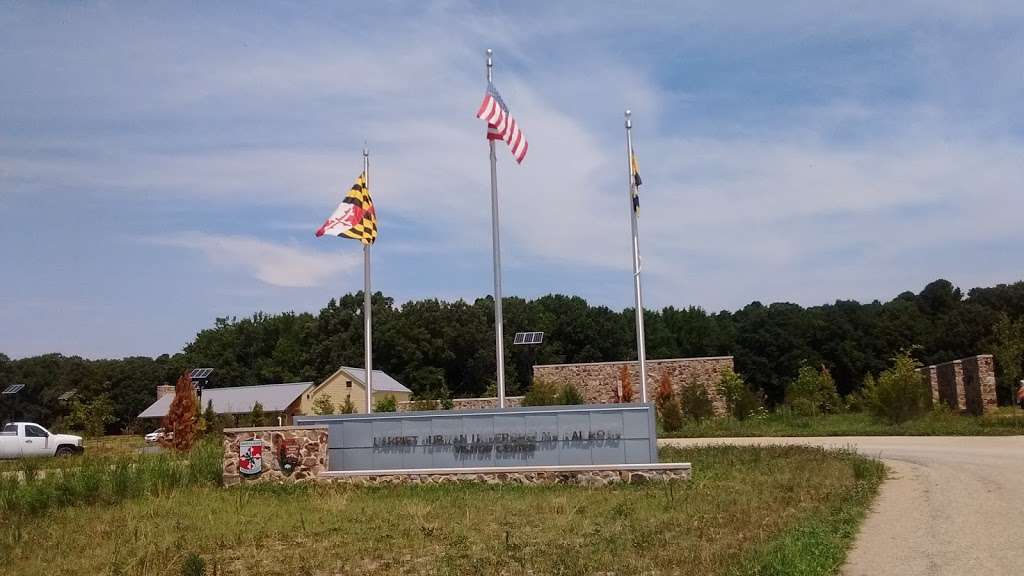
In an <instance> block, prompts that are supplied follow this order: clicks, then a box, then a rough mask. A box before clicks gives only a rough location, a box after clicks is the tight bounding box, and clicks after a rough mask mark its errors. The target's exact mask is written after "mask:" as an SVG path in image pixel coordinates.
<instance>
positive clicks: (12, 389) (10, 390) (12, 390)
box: [0, 384, 25, 394]
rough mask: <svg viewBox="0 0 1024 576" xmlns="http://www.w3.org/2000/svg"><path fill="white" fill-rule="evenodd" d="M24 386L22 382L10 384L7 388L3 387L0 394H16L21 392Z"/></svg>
mask: <svg viewBox="0 0 1024 576" xmlns="http://www.w3.org/2000/svg"><path fill="white" fill-rule="evenodd" d="M24 387H25V385H24V384H11V385H10V386H8V387H7V388H4V391H3V392H0V394H17V393H18V392H21V389H22V388H24Z"/></svg>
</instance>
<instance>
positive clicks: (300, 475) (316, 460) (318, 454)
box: [222, 426, 327, 486]
mask: <svg viewBox="0 0 1024 576" xmlns="http://www.w3.org/2000/svg"><path fill="white" fill-rule="evenodd" d="M245 440H262V441H263V471H262V472H261V473H260V474H259V475H257V476H252V477H249V476H245V475H241V474H239V473H238V446H239V443H240V442H242V441H245ZM286 440H294V441H295V443H297V445H298V453H299V454H298V455H299V462H298V465H297V466H296V468H295V470H293V471H292V473H291V474H286V473H285V471H284V470H282V469H281V458H280V457H281V454H280V447H281V446H282V445H283V444H284V442H285V441H286ZM222 470H223V479H224V485H225V486H232V485H234V484H239V483H242V482H245V483H249V482H277V483H282V484H284V483H292V482H303V481H309V480H314V479H316V478H317V477H319V475H320V474H321V473H322V472H324V471H325V470H327V426H267V427H261V428H225V429H224V462H223V468H222Z"/></svg>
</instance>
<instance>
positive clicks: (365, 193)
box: [316, 173, 377, 244]
mask: <svg viewBox="0 0 1024 576" xmlns="http://www.w3.org/2000/svg"><path fill="white" fill-rule="evenodd" d="M316 235H317V237H320V236H325V235H326V236H341V237H342V238H352V239H353V240H359V241H360V242H362V243H363V244H373V242H374V240H376V239H377V211H376V210H375V209H374V208H373V200H371V199H370V191H369V190H368V189H367V187H366V174H365V173H363V174H360V175H359V178H357V179H356V183H355V184H353V185H352V189H351V190H349V191H348V194H346V195H345V199H344V200H342V201H341V204H339V205H338V207H337V208H336V209H335V210H334V213H333V214H331V217H330V218H328V219H327V221H326V222H324V224H323V226H321V227H320V229H319V230H317V231H316Z"/></svg>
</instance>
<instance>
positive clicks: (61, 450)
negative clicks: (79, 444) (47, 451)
mask: <svg viewBox="0 0 1024 576" xmlns="http://www.w3.org/2000/svg"><path fill="white" fill-rule="evenodd" d="M74 453H75V451H74V449H73V448H71V446H58V447H57V454H56V456H71V455H72V454H74Z"/></svg>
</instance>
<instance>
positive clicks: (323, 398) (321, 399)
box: [313, 393, 334, 416]
mask: <svg viewBox="0 0 1024 576" xmlns="http://www.w3.org/2000/svg"><path fill="white" fill-rule="evenodd" d="M313 413H314V414H319V415H321V416H325V415H327V414H334V398H331V395H330V394H326V393H325V394H321V395H319V396H317V397H316V400H314V401H313Z"/></svg>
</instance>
